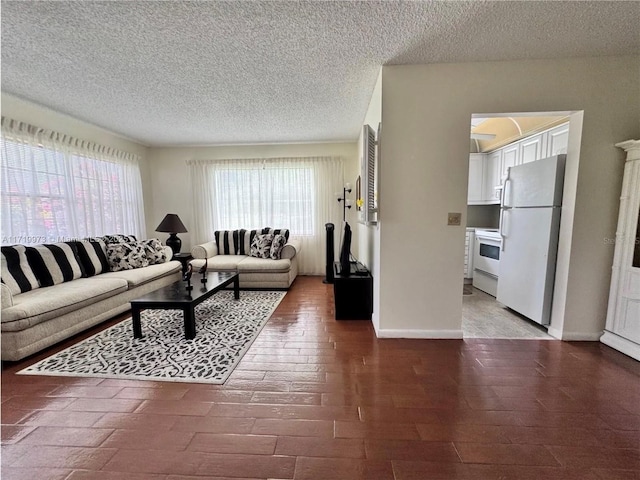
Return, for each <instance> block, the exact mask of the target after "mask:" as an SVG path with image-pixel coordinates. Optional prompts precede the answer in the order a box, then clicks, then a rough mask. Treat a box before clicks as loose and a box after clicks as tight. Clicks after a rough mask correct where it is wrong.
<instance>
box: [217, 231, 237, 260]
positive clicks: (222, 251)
mask: <svg viewBox="0 0 640 480" xmlns="http://www.w3.org/2000/svg"><path fill="white" fill-rule="evenodd" d="M213 236H214V237H215V239H216V245H217V246H218V254H219V255H236V252H237V250H238V249H237V248H236V243H235V239H237V237H238V235H237V230H218V231H215V232H213Z"/></svg>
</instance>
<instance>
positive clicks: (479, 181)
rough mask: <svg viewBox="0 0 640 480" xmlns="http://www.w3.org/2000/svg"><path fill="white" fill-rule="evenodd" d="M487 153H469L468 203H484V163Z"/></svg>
mask: <svg viewBox="0 0 640 480" xmlns="http://www.w3.org/2000/svg"><path fill="white" fill-rule="evenodd" d="M485 157H486V155H484V154H482V153H472V154H471V155H469V189H468V190H467V203H468V204H471V205H474V204H475V205H477V204H482V203H484V201H483V197H482V187H483V184H484V164H485Z"/></svg>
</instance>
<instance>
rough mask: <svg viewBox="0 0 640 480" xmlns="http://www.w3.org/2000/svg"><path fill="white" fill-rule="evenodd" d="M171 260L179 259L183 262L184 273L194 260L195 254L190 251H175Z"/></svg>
mask: <svg viewBox="0 0 640 480" xmlns="http://www.w3.org/2000/svg"><path fill="white" fill-rule="evenodd" d="M171 260H178V261H179V262H180V263H181V264H182V273H183V274H184V273H185V272H186V271H187V265H189V262H190V261H191V260H193V255H191V254H190V253H174V254H173V257H171Z"/></svg>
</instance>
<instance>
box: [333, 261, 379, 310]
mask: <svg viewBox="0 0 640 480" xmlns="http://www.w3.org/2000/svg"><path fill="white" fill-rule="evenodd" d="M333 268H334V278H333V296H334V300H335V307H336V320H371V314H372V313H373V277H372V276H371V273H370V272H369V271H368V270H367V269H366V268H365V267H364V266H363V265H362V264H359V263H356V262H352V263H351V265H350V269H349V270H350V271H349V273H348V274H346V275H345V273H346V272H342V270H341V268H340V262H335V263H334V265H333Z"/></svg>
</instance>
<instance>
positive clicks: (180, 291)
mask: <svg viewBox="0 0 640 480" xmlns="http://www.w3.org/2000/svg"><path fill="white" fill-rule="evenodd" d="M192 280H193V283H192V285H193V290H191V292H188V291H187V283H186V282H185V281H183V280H180V281H177V282H175V283H172V284H171V285H167V286H166V287H162V288H159V289H158V290H154V291H153V292H149V293H147V294H146V295H144V296H143V297H140V298H136V299H135V300H131V316H132V319H133V336H134V337H135V338H142V325H141V324H140V312H141V311H142V310H146V309H156V310H182V314H183V317H184V336H185V338H186V339H187V340H191V339H192V338H194V337H195V336H196V319H195V307H196V305H198V304H199V303H202V302H203V301H205V300H206V299H207V298H209V297H211V296H212V295H213V294H214V293H216V292H219V291H220V290H222V289H223V288H224V287H226V286H227V285H229V284H230V283H232V282H233V296H234V298H235V299H236V300H239V299H240V281H239V278H238V273H237V272H209V273H208V274H207V283H202V282H201V281H200V276H199V275H197V276H196V275H194V277H193V278H192Z"/></svg>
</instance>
